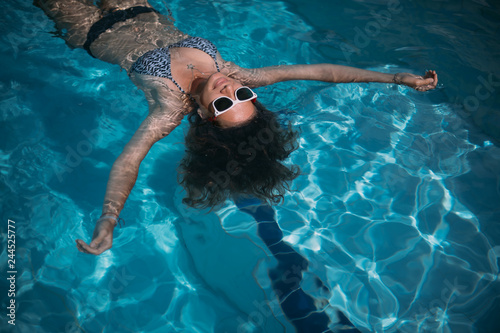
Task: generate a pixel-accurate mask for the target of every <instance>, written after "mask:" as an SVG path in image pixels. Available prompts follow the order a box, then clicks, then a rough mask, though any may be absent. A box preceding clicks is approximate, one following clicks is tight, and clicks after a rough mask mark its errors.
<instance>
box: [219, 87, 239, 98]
mask: <svg viewBox="0 0 500 333" xmlns="http://www.w3.org/2000/svg"><path fill="white" fill-rule="evenodd" d="M222 90H223V92H224V94H226V96H228V97H229V98H231V99H235V98H236V96H234V91H235V89H234V87H233V85H232V84H228V85H226V86H225V87H224V89H222Z"/></svg>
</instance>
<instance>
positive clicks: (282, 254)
mask: <svg viewBox="0 0 500 333" xmlns="http://www.w3.org/2000/svg"><path fill="white" fill-rule="evenodd" d="M235 204H236V206H237V207H238V208H239V209H240V210H241V211H242V212H245V213H247V214H249V215H251V216H252V217H253V218H254V219H255V221H256V222H257V226H258V227H257V231H258V235H259V237H260V238H261V239H262V240H263V241H264V243H265V244H266V246H267V248H268V249H269V251H271V253H272V254H273V256H274V258H276V260H277V261H278V265H277V266H276V267H275V268H273V269H270V270H269V277H270V279H271V282H272V287H273V290H274V292H275V293H276V295H277V297H278V299H279V303H280V306H281V309H282V310H283V313H284V314H285V315H286V317H287V318H288V319H289V320H290V322H291V323H292V324H293V326H294V327H295V328H296V329H297V332H299V333H301V332H307V333H316V332H324V333H328V332H333V331H332V330H331V329H330V328H329V327H332V326H333V327H335V332H337V331H341V332H353V333H354V332H359V330H357V329H356V328H355V327H354V325H353V324H352V323H351V322H350V321H349V319H347V317H346V316H345V315H344V314H343V313H342V312H340V311H337V318H336V322H335V323H334V322H333V321H332V319H331V318H329V317H328V315H327V314H326V313H325V309H324V308H323V309H322V308H319V306H318V305H317V304H318V302H315V301H316V300H315V299H314V298H313V297H311V296H310V295H308V294H306V293H305V292H304V290H303V289H302V287H301V281H302V277H303V272H305V271H306V270H307V268H308V267H309V262H308V261H307V259H306V258H304V257H303V256H301V255H300V254H299V253H297V252H296V251H295V250H294V249H293V248H292V247H291V246H289V245H287V244H286V243H285V242H284V241H283V232H282V231H281V229H280V227H279V225H278V223H276V219H275V214H274V210H273V208H272V207H271V206H269V205H267V204H264V203H262V202H261V201H260V200H258V199H247V198H245V199H243V198H238V199H235ZM315 283H316V287H317V288H318V289H321V290H322V291H323V292H325V293H326V294H329V292H330V291H329V289H328V288H327V287H326V286H325V285H324V284H323V282H322V281H321V280H320V279H319V278H318V277H316V278H315Z"/></svg>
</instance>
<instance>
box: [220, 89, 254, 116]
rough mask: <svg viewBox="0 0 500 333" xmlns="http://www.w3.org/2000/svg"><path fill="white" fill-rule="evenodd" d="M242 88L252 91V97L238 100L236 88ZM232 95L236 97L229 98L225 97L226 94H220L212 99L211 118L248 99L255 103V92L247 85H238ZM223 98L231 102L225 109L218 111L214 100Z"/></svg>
mask: <svg viewBox="0 0 500 333" xmlns="http://www.w3.org/2000/svg"><path fill="white" fill-rule="evenodd" d="M243 88H246V89H248V90H250V91H251V92H252V97H250V98H248V99H245V100H240V99H239V98H238V90H240V89H243ZM234 97H236V100H234V99H232V98H230V97H227V96H220V97H217V98H216V99H214V100H213V101H212V103H211V104H212V108H213V109H214V116H213V119H215V118H217V117H218V116H220V115H221V114H223V113H225V112H227V111H229V110H231V109H232V108H233V107H234V106H235V105H237V104H240V103H244V102H248V101H252V102H253V103H255V100H256V99H257V94H256V93H255V91H253V90H252V89H250V88H249V87H247V86H243V87H239V88H238V89H236V90H235V91H234ZM223 98H227V99H229V100H230V101H231V102H232V103H233V104H232V105H231V106H230V107H228V108H227V109H225V110H224V111H219V110H218V109H217V108H216V107H215V102H217V101H218V100H219V99H223Z"/></svg>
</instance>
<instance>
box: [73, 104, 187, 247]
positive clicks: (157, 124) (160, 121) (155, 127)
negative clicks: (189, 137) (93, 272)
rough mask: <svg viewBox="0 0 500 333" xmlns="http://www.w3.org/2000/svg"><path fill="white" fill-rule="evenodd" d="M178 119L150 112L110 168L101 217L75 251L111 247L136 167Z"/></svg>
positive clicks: (79, 242)
mask: <svg viewBox="0 0 500 333" xmlns="http://www.w3.org/2000/svg"><path fill="white" fill-rule="evenodd" d="M181 120H182V115H180V114H177V115H175V114H174V115H173V114H172V113H159V112H158V113H154V112H153V113H151V114H150V115H149V116H148V117H147V118H146V119H145V120H144V121H143V122H142V124H141V125H140V127H139V129H138V130H137V131H136V132H135V134H134V135H133V137H132V139H131V140H130V141H129V142H128V143H127V145H126V146H125V148H124V149H123V152H122V153H121V154H120V156H118V158H117V159H116V161H115V162H114V164H113V167H112V168H111V173H110V175H109V180H108V184H107V188H106V194H105V197H104V204H103V208H102V216H101V218H100V219H99V220H97V223H96V226H95V228H94V233H93V235H92V241H91V242H90V244H86V243H85V242H84V241H83V240H81V239H77V240H76V243H77V247H78V250H80V251H81V252H84V253H91V254H95V255H98V254H101V253H102V252H104V251H106V250H108V249H109V248H111V245H112V243H113V230H114V228H115V226H116V224H117V219H118V216H119V215H120V212H121V210H122V209H123V206H124V205H125V201H126V200H127V198H128V196H129V194H130V192H131V191H132V188H133V187H134V185H135V182H136V180H137V175H138V173H139V166H140V164H141V162H142V160H143V159H144V157H146V155H147V153H148V152H149V150H150V149H151V147H152V146H153V144H154V143H155V142H157V141H158V140H160V139H162V138H164V137H165V136H167V135H168V134H169V133H170V132H171V131H172V130H173V129H174V128H175V127H177V126H178V125H179V124H180V122H181Z"/></svg>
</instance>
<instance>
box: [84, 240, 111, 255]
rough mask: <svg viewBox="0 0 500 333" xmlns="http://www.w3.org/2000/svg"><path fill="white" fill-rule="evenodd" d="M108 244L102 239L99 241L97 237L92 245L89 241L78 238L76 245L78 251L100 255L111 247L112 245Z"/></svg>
mask: <svg viewBox="0 0 500 333" xmlns="http://www.w3.org/2000/svg"><path fill="white" fill-rule="evenodd" d="M106 245H107V244H105V242H102V241H99V242H97V239H95V240H93V241H92V242H91V243H90V245H87V243H85V242H84V241H82V240H81V239H77V240H76V247H77V248H78V251H80V252H83V253H90V254H95V255H99V254H101V253H103V252H104V251H106V250H108V249H110V248H111V246H106Z"/></svg>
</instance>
